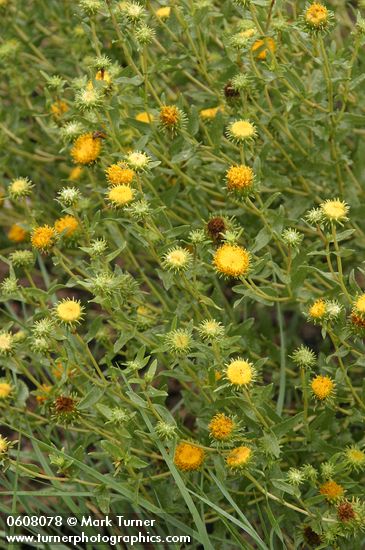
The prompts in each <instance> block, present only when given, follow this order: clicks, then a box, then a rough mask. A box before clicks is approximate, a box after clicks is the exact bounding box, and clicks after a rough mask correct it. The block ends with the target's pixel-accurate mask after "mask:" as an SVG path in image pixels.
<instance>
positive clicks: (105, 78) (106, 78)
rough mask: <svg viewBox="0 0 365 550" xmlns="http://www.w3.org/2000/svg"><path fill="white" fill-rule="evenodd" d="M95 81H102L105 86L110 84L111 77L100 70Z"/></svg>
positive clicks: (106, 72)
mask: <svg viewBox="0 0 365 550" xmlns="http://www.w3.org/2000/svg"><path fill="white" fill-rule="evenodd" d="M95 80H102V81H103V82H106V83H107V84H111V83H112V77H111V75H110V73H108V71H105V70H102V69H100V70H99V71H98V72H97V73H96V75H95Z"/></svg>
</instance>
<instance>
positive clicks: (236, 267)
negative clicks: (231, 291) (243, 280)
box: [214, 244, 250, 277]
mask: <svg viewBox="0 0 365 550" xmlns="http://www.w3.org/2000/svg"><path fill="white" fill-rule="evenodd" d="M214 265H215V267H216V269H217V271H218V272H219V273H223V274H224V275H228V276H231V277H239V276H240V275H244V274H245V273H247V271H248V268H249V266H250V256H249V253H248V252H247V250H246V249H245V248H243V247H240V246H237V245H232V244H224V245H222V246H220V247H219V248H218V250H217V251H216V253H215V255H214Z"/></svg>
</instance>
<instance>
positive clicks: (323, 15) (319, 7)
mask: <svg viewBox="0 0 365 550" xmlns="http://www.w3.org/2000/svg"><path fill="white" fill-rule="evenodd" d="M305 17H306V20H307V22H308V23H309V24H310V25H312V26H313V27H319V26H320V25H322V24H323V23H325V22H326V21H327V19H328V10H327V8H326V7H325V6H323V4H319V3H317V2H316V3H314V4H312V5H311V6H310V7H309V8H308V9H307V11H306V16H305Z"/></svg>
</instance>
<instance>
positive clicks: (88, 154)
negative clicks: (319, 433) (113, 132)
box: [71, 132, 101, 164]
mask: <svg viewBox="0 0 365 550" xmlns="http://www.w3.org/2000/svg"><path fill="white" fill-rule="evenodd" d="M100 151H101V139H100V138H98V137H95V138H94V137H93V134H92V133H91V132H90V133H88V134H82V136H79V137H78V138H77V139H76V141H75V142H74V145H73V147H72V149H71V156H72V158H73V160H74V162H76V163H78V164H90V163H91V162H94V161H95V160H96V159H97V158H98V156H99V155H100Z"/></svg>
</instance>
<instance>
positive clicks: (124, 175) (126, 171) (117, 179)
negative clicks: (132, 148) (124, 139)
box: [105, 163, 135, 185]
mask: <svg viewBox="0 0 365 550" xmlns="http://www.w3.org/2000/svg"><path fill="white" fill-rule="evenodd" d="M105 174H106V177H107V180H108V182H109V183H110V184H111V185H121V184H123V185H130V184H131V183H132V181H133V178H134V176H135V172H134V171H133V170H132V169H131V168H128V166H126V165H125V164H123V163H120V164H111V165H110V166H108V168H107V169H106V170H105Z"/></svg>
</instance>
